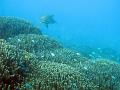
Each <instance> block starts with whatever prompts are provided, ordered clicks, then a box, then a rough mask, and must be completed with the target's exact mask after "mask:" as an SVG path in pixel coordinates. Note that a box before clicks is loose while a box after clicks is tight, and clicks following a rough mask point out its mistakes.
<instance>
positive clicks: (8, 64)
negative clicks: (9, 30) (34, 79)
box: [0, 39, 35, 90]
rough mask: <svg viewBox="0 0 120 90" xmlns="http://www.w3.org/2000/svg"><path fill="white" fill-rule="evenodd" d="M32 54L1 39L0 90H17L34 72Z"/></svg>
mask: <svg viewBox="0 0 120 90" xmlns="http://www.w3.org/2000/svg"><path fill="white" fill-rule="evenodd" d="M33 58H34V56H33V55H32V54H29V53H27V52H26V51H22V50H20V49H19V48H17V47H15V46H13V45H10V44H8V43H7V42H6V41H5V40H3V39H0V89H5V90H8V89H10V90H15V89H17V87H18V86H20V85H22V83H23V82H24V80H25V78H26V77H28V76H30V75H29V73H30V72H32V71H33V70H32V68H31V61H32V60H35V58H34V59H33Z"/></svg>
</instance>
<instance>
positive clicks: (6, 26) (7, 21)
mask: <svg viewBox="0 0 120 90" xmlns="http://www.w3.org/2000/svg"><path fill="white" fill-rule="evenodd" d="M30 33H32V34H41V31H40V30H39V28H37V27H35V26H33V25H32V24H31V23H30V22H28V21H26V20H24V19H21V18H16V17H7V16H6V17H5V16H0V38H2V39H7V38H9V37H14V36H16V35H18V34H30Z"/></svg>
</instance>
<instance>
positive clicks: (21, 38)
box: [7, 34, 63, 54]
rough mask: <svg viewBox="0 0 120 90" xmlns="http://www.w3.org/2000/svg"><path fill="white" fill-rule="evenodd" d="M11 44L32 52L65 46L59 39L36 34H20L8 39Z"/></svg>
mask: <svg viewBox="0 0 120 90" xmlns="http://www.w3.org/2000/svg"><path fill="white" fill-rule="evenodd" d="M7 41H8V42H9V43H10V44H12V45H15V46H17V47H19V48H20V49H24V50H26V51H28V52H31V53H35V54H37V53H39V52H42V51H45V50H49V51H50V50H54V49H57V48H63V47H62V46H61V45H60V44H59V43H58V42H57V41H55V40H53V39H51V38H49V37H47V36H45V35H36V34H28V35H26V34H20V35H18V36H16V37H14V38H9V39H8V40H7Z"/></svg>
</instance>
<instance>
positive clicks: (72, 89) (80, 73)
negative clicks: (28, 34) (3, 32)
mask: <svg viewBox="0 0 120 90" xmlns="http://www.w3.org/2000/svg"><path fill="white" fill-rule="evenodd" d="M15 48H16V49H15ZM56 50H58V51H56ZM56 50H55V51H54V50H51V51H52V54H51V56H52V58H53V57H54V58H55V60H56V61H55V62H53V61H54V60H53V61H52V59H51V60H49V59H50V58H49V59H48V58H44V59H42V60H43V61H41V60H39V58H38V57H37V56H36V55H34V54H32V53H29V52H26V51H24V50H21V49H19V48H18V47H17V46H14V45H10V44H9V43H7V42H5V41H4V40H0V67H1V68H0V69H1V71H0V75H1V78H0V80H1V83H0V87H1V88H13V82H12V81H14V82H15V83H14V85H15V86H14V88H19V89H21V90H119V88H120V87H119V86H120V77H119V76H120V65H119V64H117V63H115V62H111V61H106V60H99V61H95V62H92V61H89V60H87V58H85V57H83V58H82V56H81V55H80V54H79V53H76V52H73V51H71V50H68V49H63V48H59V49H56ZM53 51H54V54H55V52H56V53H58V56H59V57H60V55H61V57H60V58H58V57H56V56H57V55H56V54H55V55H54V54H53ZM62 55H63V56H62ZM63 57H64V58H63ZM57 58H58V61H59V60H60V59H61V61H60V62H59V63H58V61H57ZM74 59H77V61H76V60H75V61H74ZM67 60H68V61H69V60H70V61H71V62H69V63H68V62H67V63H66V61H67ZM51 61H52V62H51ZM62 61H63V62H62ZM8 62H9V63H8ZM14 62H15V63H16V64H14ZM12 63H13V64H12ZM72 63H73V64H72ZM14 65H15V66H14ZM11 66H12V67H11ZM13 66H14V68H13ZM15 67H16V68H19V70H18V69H16V68H15ZM10 68H13V69H10ZM10 72H12V73H10ZM15 72H17V73H15ZM18 72H19V73H18ZM16 74H17V75H18V74H19V76H21V78H19V79H16V78H18V77H16ZM3 76H4V78H7V79H3ZM6 76H7V77H6ZM8 76H9V77H8ZM11 76H12V77H11ZM11 78H12V79H11ZM2 80H4V81H9V83H8V82H4V81H2ZM5 85H8V86H5ZM11 90H12V89H11Z"/></svg>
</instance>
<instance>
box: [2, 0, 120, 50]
mask: <svg viewBox="0 0 120 90" xmlns="http://www.w3.org/2000/svg"><path fill="white" fill-rule="evenodd" d="M119 3H120V1H119V0H66V1H65V0H60V1H58V0H52V1H50V0H1V1H0V16H3V15H4V16H17V17H23V18H26V19H28V20H30V21H32V22H33V23H34V24H36V25H38V26H39V27H41V29H42V32H44V33H45V34H47V35H50V36H52V37H55V38H57V39H59V40H60V41H61V42H64V43H65V44H69V45H70V44H71V45H70V46H72V45H78V46H79V44H85V45H92V46H98V47H100V46H103V47H106V46H110V47H114V48H115V49H118V48H119V45H120V43H119V41H120V36H119V33H120V31H119V30H120V17H119V16H120V6H119ZM48 14H50V15H51V14H53V15H55V19H56V21H57V24H54V25H51V26H50V27H49V29H48V30H47V29H46V28H45V27H44V26H43V25H41V24H40V16H43V15H48ZM119 49H120V48H119Z"/></svg>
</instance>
